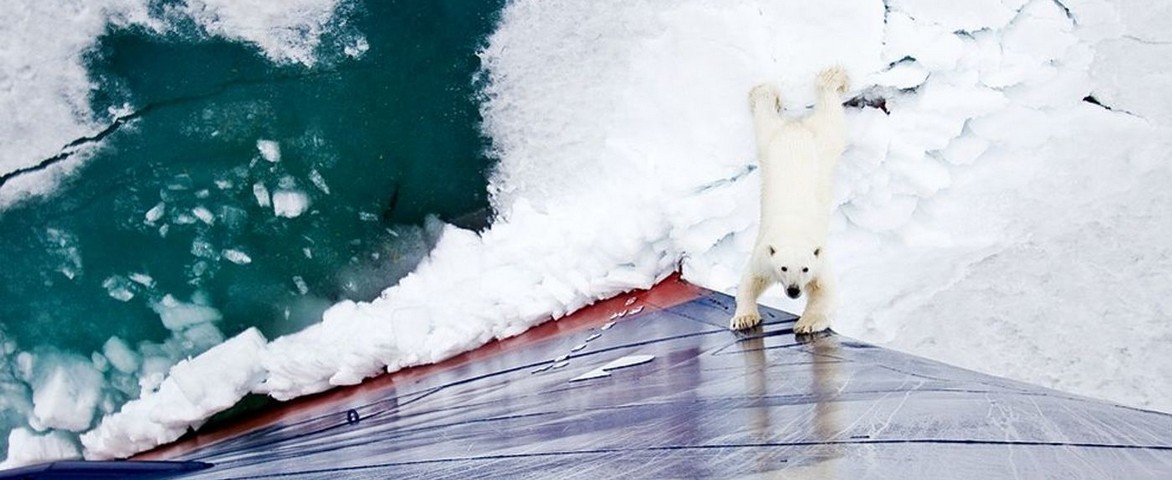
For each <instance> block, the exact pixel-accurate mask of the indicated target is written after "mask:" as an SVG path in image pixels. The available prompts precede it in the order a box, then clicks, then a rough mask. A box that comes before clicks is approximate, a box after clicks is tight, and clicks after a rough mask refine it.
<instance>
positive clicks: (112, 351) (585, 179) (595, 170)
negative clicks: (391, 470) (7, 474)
mask: <svg viewBox="0 0 1172 480" xmlns="http://www.w3.org/2000/svg"><path fill="white" fill-rule="evenodd" d="M198 5H204V6H205V7H206V8H205V12H212V13H215V12H219V13H218V14H222V15H224V17H223V18H221V19H220V20H217V21H218V22H219V24H218V25H221V26H225V25H232V22H233V21H235V20H232V19H233V18H239V17H234V16H233V15H243V14H241V13H239V11H236V10H233V9H234V8H235V7H225V6H223V5H220V4H219V3H218V2H217V3H213V2H204V3H201V4H198ZM225 5H226V3H225ZM294 5H297V4H294ZM1062 5H1065V6H1066V7H1069V8H1070V15H1069V16H1068V15H1067V12H1066V11H1065V10H1064V9H1063V8H1062ZM1161 5H1162V4H1160V3H1159V2H1152V1H1148V2H1143V1H1139V0H1127V1H1123V2H1120V3H1107V2H1104V1H1101V0H1079V1H1077V2H1075V1H1064V2H1062V4H1059V3H1057V2H1053V1H1051V0H1004V1H981V0H953V1H948V2H941V1H937V0H889V1H888V2H887V7H888V8H884V5H883V3H882V2H878V1H875V2H866V3H860V2H857V1H855V0H835V1H813V0H787V1H782V2H767V1H754V0H740V1H736V2H715V1H709V0H684V1H674V0H673V1H668V0H662V1H655V0H649V1H645V2H623V1H618V0H614V1H599V2H549V1H541V0H516V1H513V2H511V3H509V4H508V6H507V7H506V9H505V11H504V12H503V14H502V17H501V23H500V27H499V29H498V30H497V31H496V32H495V33H494V34H493V35H492V37H491V38H490V39H489V40H488V43H487V45H486V47H485V48H484V50H483V52H482V53H481V57H482V63H483V65H484V66H485V72H484V76H485V77H484V78H485V80H486V81H485V84H484V85H485V87H484V94H485V101H484V103H483V104H482V111H481V113H482V115H483V118H484V123H483V128H484V131H485V134H486V135H487V136H489V137H490V138H491V139H492V141H493V149H494V150H493V153H494V155H496V156H497V157H498V159H499V164H498V165H497V167H496V170H495V171H494V172H493V174H492V178H491V182H490V187H489V188H490V194H491V198H492V202H493V206H494V208H495V209H496V211H497V212H499V218H497V219H496V221H495V222H494V224H493V226H492V227H491V228H489V229H488V230H486V231H484V232H482V233H476V232H471V231H467V230H462V229H459V228H456V227H453V226H447V227H445V228H444V229H443V232H442V236H441V237H440V239H439V241H438V243H437V245H436V247H435V248H434V250H433V251H432V252H431V254H430V256H429V258H428V259H427V260H425V261H424V262H423V263H422V264H420V266H419V267H418V268H417V269H416V271H414V272H413V273H412V274H410V275H408V276H407V277H405V278H404V279H402V280H401V281H400V282H399V283H398V284H397V285H395V286H393V287H391V288H389V289H387V290H385V291H384V292H383V293H382V294H381V295H380V297H379V298H377V299H375V300H373V301H371V302H353V301H343V302H340V303H338V304H336V305H334V306H332V307H331V308H329V309H328V310H327V311H326V312H325V313H324V315H323V318H322V320H321V322H320V323H317V324H314V325H311V326H309V327H308V328H306V329H304V330H303V331H301V332H297V333H294V334H290V335H286V336H284V337H280V338H277V339H274V340H272V341H271V342H267V343H266V341H265V339H264V338H263V337H261V336H260V334H259V333H257V332H255V331H254V330H250V331H247V332H245V333H243V334H241V335H238V336H237V337H234V338H233V339H231V340H229V341H228V342H225V343H222V344H219V345H218V346H216V347H214V348H212V349H211V350H208V351H207V352H205V353H203V354H202V355H198V356H194V357H193V358H191V359H190V360H187V361H185V362H182V363H180V364H178V365H175V364H174V361H175V360H174V359H177V358H183V355H188V354H190V355H194V354H197V353H198V352H199V351H201V348H206V347H210V345H211V344H214V343H217V342H219V341H220V340H222V335H221V334H220V332H219V330H217V329H216V327H215V325H214V323H215V322H216V321H217V320H218V319H219V313H218V312H217V311H216V310H215V309H214V308H212V307H211V306H210V303H209V302H205V301H203V300H204V299H200V298H193V299H192V301H191V302H181V301H178V300H176V299H175V298H174V297H171V296H167V297H164V298H163V299H162V300H161V301H159V302H157V303H156V304H154V308H155V309H156V311H158V312H159V314H160V317H161V319H162V321H163V322H164V325H167V326H168V328H169V329H171V330H173V337H172V338H171V339H169V340H168V341H167V342H165V343H164V344H148V345H142V346H140V347H139V350H138V352H133V351H130V349H129V347H126V346H125V345H122V346H121V347H119V345H117V343H118V342H120V341H115V340H114V339H112V340H111V342H114V344H113V346H111V345H112V344H111V342H107V347H106V348H104V349H103V355H104V356H105V357H106V359H107V360H108V362H109V363H110V365H111V366H113V367H114V369H115V370H116V371H119V372H122V371H125V370H130V369H131V367H130V366H131V365H133V364H134V363H138V365H139V366H138V372H137V373H138V375H139V376H138V381H139V384H140V386H141V396H140V398H139V399H138V400H134V401H131V402H130V403H127V404H125V405H123V406H122V407H121V409H120V410H119V411H118V412H117V413H114V414H112V415H109V416H106V417H105V418H103V419H102V420H101V423H100V425H99V426H98V427H97V428H95V429H93V430H90V431H89V432H87V433H84V434H83V435H82V436H81V438H82V444H83V445H84V446H85V454H86V456H87V457H88V458H114V457H123V456H127V455H130V454H132V453H135V452H138V451H141V450H143V449H146V448H150V447H152V446H155V445H157V444H159V443H162V442H167V441H170V440H173V439H174V438H176V437H178V435H180V434H182V432H183V431H185V429H186V428H188V427H189V426H196V425H199V424H200V423H201V422H202V421H203V420H204V419H206V418H208V417H209V416H210V415H212V414H214V413H215V412H216V411H219V410H221V409H223V408H227V407H228V406H230V405H231V404H232V403H233V402H234V401H236V400H237V399H239V398H241V397H242V396H243V395H245V394H247V393H248V392H255V393H266V394H269V395H272V396H273V397H275V398H277V399H288V398H293V397H297V396H301V395H306V394H310V393H315V392H320V391H323V390H327V389H329V388H332V387H334V386H338V385H350V384H354V383H357V382H360V381H362V379H364V378H366V377H370V376H373V375H377V374H379V373H382V372H387V371H395V370H398V369H401V368H404V367H409V366H413V365H422V364H428V363H433V362H437V361H441V360H443V359H446V358H449V357H451V356H453V355H456V354H458V353H460V352H463V351H466V350H469V349H472V348H475V347H477V346H480V345H482V344H484V343H485V342H488V341H490V340H492V339H494V338H505V337H509V336H512V335H516V334H518V333H521V332H523V331H524V330H525V329H527V328H529V327H531V326H533V325H536V324H538V323H540V322H542V321H545V320H546V319H547V318H548V317H549V316H550V315H552V316H553V317H554V318H559V317H561V316H564V315H566V314H568V313H570V312H572V311H574V310H576V309H578V308H581V307H582V306H584V305H587V304H589V303H591V302H593V301H595V300H597V299H599V298H606V297H611V296H614V295H617V294H620V293H622V292H625V291H629V290H631V289H635V288H644V287H649V286H651V285H653V284H654V283H655V282H656V281H658V280H660V279H662V278H664V277H665V276H666V275H668V274H669V273H670V272H671V271H672V270H673V269H674V268H676V266H677V265H678V264H679V263H680V262H681V261H682V265H683V270H684V274H685V278H686V279H688V280H690V281H693V282H696V283H699V284H701V285H704V286H707V287H710V288H715V289H719V290H723V291H727V292H731V291H732V290H734V289H735V287H736V282H737V281H738V279H739V276H740V271H741V268H742V267H743V265H744V262H745V261H746V259H747V256H748V251H749V249H750V248H751V246H752V244H753V240H754V236H755V234H756V231H755V229H756V222H757V218H756V217H757V213H758V204H757V202H758V195H759V180H758V173H757V171H756V170H754V169H753V167H752V165H753V163H754V156H755V155H754V152H753V148H754V146H753V140H752V131H751V129H750V123H749V116H748V113H747V107H746V99H745V94H746V92H747V91H748V89H749V88H750V87H751V86H752V85H754V84H756V83H758V82H762V81H771V82H776V83H778V85H779V86H780V87H781V89H782V92H783V95H784V103H785V108H786V111H787V114H791V115H797V114H801V113H802V112H804V111H805V109H806V107H807V106H808V105H809V104H810V103H811V102H812V93H813V89H812V81H813V74H814V72H816V71H818V70H819V69H821V68H823V67H825V66H826V65H828V64H834V63H837V64H841V65H843V66H844V67H846V68H847V69H848V70H849V71H850V72H851V74H852V77H853V78H854V81H855V85H854V86H855V91H854V92H852V93H855V94H858V93H863V94H866V96H867V97H868V98H879V97H882V98H884V99H885V104H886V107H887V109H888V110H889V111H890V114H886V113H884V112H882V111H880V110H878V109H874V108H863V109H852V110H850V111H849V113H848V123H849V130H850V147H849V149H848V151H847V152H846V154H845V155H844V158H843V160H842V163H841V164H840V166H839V169H838V171H837V178H836V186H835V209H836V210H835V215H834V219H833V222H832V227H831V241H830V245H829V248H828V249H827V252H828V255H830V256H831V257H832V258H833V261H834V264H833V268H834V270H835V271H836V272H837V274H838V276H839V281H840V284H841V291H842V305H841V309H840V311H839V315H838V318H837V319H836V322H835V324H834V328H835V329H836V330H838V331H840V332H843V333H845V334H848V335H851V336H854V337H858V338H861V339H863V340H866V341H870V342H875V343H879V344H883V345H886V346H889V347H892V348H897V349H901V350H906V351H910V352H912V353H916V354H919V355H923V356H926V357H930V358H934V359H938V360H942V361H946V362H949V363H953V364H957V365H960V366H962V367H967V368H971V369H975V370H980V371H985V372H989V373H993V374H997V375H1004V376H1009V377H1012V378H1017V379H1021V380H1024V381H1028V382H1033V383H1038V384H1041V385H1044V386H1049V387H1054V388H1058V389H1062V390H1067V391H1071V392H1075V393H1080V394H1085V395H1090V396H1095V397H1100V398H1106V399H1108V400H1111V401H1115V402H1120V403H1123V404H1127V405H1132V406H1138V407H1145V408H1154V409H1160V410H1166V411H1167V410H1172V403H1169V402H1172V400H1169V399H1172V371H1168V370H1167V369H1166V368H1164V366H1165V365H1167V364H1169V362H1172V351H1170V350H1168V349H1167V348H1164V346H1165V345H1164V344H1165V343H1166V342H1167V340H1168V339H1169V338H1172V322H1169V321H1168V320H1169V316H1170V315H1172V297H1170V296H1168V295H1167V294H1166V292H1167V285H1172V243H1170V242H1168V241H1167V240H1168V238H1169V235H1170V234H1172V190H1169V189H1168V188H1167V185H1169V184H1170V183H1169V182H1172V164H1169V163H1168V162H1167V156H1168V152H1169V151H1172V140H1170V139H1172V135H1169V134H1170V133H1172V132H1169V128H1170V127H1172V123H1170V122H1172V113H1169V112H1172V108H1170V107H1172V96H1170V95H1172V94H1169V93H1168V92H1172V89H1169V88H1168V87H1169V86H1172V85H1169V83H1172V78H1170V77H1169V76H1167V75H1166V74H1165V73H1163V72H1166V71H1168V70H1167V68H1164V67H1162V66H1167V64H1168V62H1169V61H1172V60H1169V59H1172V50H1170V48H1172V45H1168V44H1167V42H1168V41H1169V38H1168V37H1167V36H1168V34H1167V33H1166V31H1165V29H1163V27H1162V26H1164V25H1167V24H1168V23H1167V20H1169V15H1170V13H1169V9H1168V8H1166V7H1164V6H1161ZM267 8H269V7H265V8H260V9H257V11H255V12H252V13H250V14H255V15H256V16H257V17H258V18H259V17H263V18H266V19H271V18H278V17H279V16H270V15H269V14H268V13H266V9H267ZM310 13H311V14H310V15H307V16H306V17H305V21H307V22H310V24H311V25H312V22H314V21H316V20H314V19H315V18H316V17H315V15H314V14H312V13H313V11H312V9H311V11H310ZM209 14H210V13H209ZM201 15H202V14H201ZM1152 17H1159V19H1160V20H1163V21H1157V20H1153V19H1152ZM199 18H205V17H199ZM265 21H268V20H265ZM217 28H219V27H217ZM223 28H227V27H223ZM302 31H303V32H304V31H309V32H311V33H312V31H313V29H312V28H309V29H308V30H302ZM567 32H572V33H573V34H570V35H567ZM242 35H243V34H242ZM247 35H258V33H256V32H251V33H248V34H247ZM246 40H248V41H254V40H251V39H246ZM255 42H256V43H257V44H258V45H262V47H263V46H264V45H266V43H264V42H260V41H255ZM812 45H815V46H816V48H812ZM266 51H267V50H266ZM274 51H282V50H274ZM283 52H286V53H281V54H279V55H277V56H276V57H274V58H292V59H297V58H299V57H298V56H297V55H298V54H297V52H296V51H283ZM298 61H299V60H298ZM582 72H590V74H589V75H583V74H582ZM1088 95H1091V96H1093V97H1094V98H1095V99H1096V100H1098V101H1099V102H1100V103H1102V104H1103V105H1106V106H1108V107H1110V109H1108V108H1103V107H1100V106H1097V105H1093V104H1091V103H1088V102H1086V101H1083V98H1084V97H1086V96H1088ZM258 148H259V145H258ZM311 180H312V179H311ZM314 184H315V186H317V187H318V189H319V190H322V191H323V192H325V193H328V190H327V189H325V188H322V186H321V185H318V183H317V182H316V181H314ZM323 184H324V183H323ZM254 193H255V194H256V197H257V201H258V202H259V203H260V204H261V205H264V206H267V205H268V202H270V200H271V202H272V205H273V207H274V212H275V213H276V214H277V215H278V216H285V217H290V218H292V217H296V216H298V215H300V214H302V213H304V212H305V211H306V209H307V208H308V201H309V199H308V196H307V194H306V193H305V192H303V191H301V190H300V189H295V188H293V186H292V185H285V184H281V185H278V187H277V188H276V190H275V192H274V193H273V194H272V196H271V199H270V195H269V192H268V189H267V188H266V187H265V186H264V185H263V184H260V183H258V184H257V185H254ZM294 211H295V212H296V213H295V214H292V212H294ZM282 212H285V213H290V214H287V215H286V214H283V213H282ZM49 238H50V239H52V242H55V243H54V244H55V245H56V248H58V249H60V251H61V253H62V255H61V260H62V268H63V270H62V273H65V271H66V269H68V271H70V272H73V274H74V275H76V272H77V271H80V269H81V259H80V256H79V254H78V253H77V251H76V249H73V250H70V246H71V244H70V241H69V239H68V238H67V237H65V236H63V235H62V234H58V235H56V236H52V235H50V237H49ZM209 248H210V247H209ZM193 250H194V249H193ZM200 251H203V250H202V249H200ZM221 254H223V252H221ZM224 256H225V257H227V255H224ZM229 260H230V259H229ZM230 261H231V260H230ZM67 276H68V274H67ZM294 283H295V284H297V282H296V279H295V280H294ZM296 286H297V287H298V290H299V291H300V290H303V289H302V288H301V285H300V284H297V285H296ZM763 300H764V302H765V303H767V304H771V305H774V306H778V307H781V308H785V309H789V310H793V311H800V310H801V308H802V305H801V303H800V301H792V300H789V299H786V298H784V297H783V296H782V295H779V294H778V292H772V293H770V294H767V295H766V296H765V297H764V299H763ZM184 342H187V343H184ZM184 345H190V348H187V347H184ZM338 345H345V346H346V348H345V349H339V348H338ZM122 347H124V348H122ZM130 354H133V355H130ZM22 355H24V356H20V355H18V356H17V361H16V362H15V364H16V365H17V367H18V369H22V370H23V371H28V372H33V371H38V372H44V371H45V370H44V368H42V367H38V365H42V355H37V356H35V357H34V356H32V355H31V354H22ZM131 359H134V360H139V359H141V360H139V361H137V362H136V361H131ZM81 361H84V362H85V364H86V365H89V364H90V363H92V362H91V361H89V360H79V359H73V360H70V361H69V362H72V363H68V362H67V363H63V364H61V365H66V364H67V365H81V363H78V362H81ZM172 365H174V367H172ZM567 365H568V361H567V360H566V359H562V360H559V361H556V362H555V363H554V364H553V365H552V366H551V367H550V368H563V367H565V366H567ZM63 368H64V367H63ZM69 368H82V367H69ZM89 368H93V367H89ZM82 369H83V370H84V368H82ZM95 371H96V370H95ZM35 376H36V377H37V378H38V379H40V384H43V385H44V386H43V387H41V391H42V392H46V391H53V392H61V394H62V395H75V394H77V395H83V396H84V395H85V394H87V393H86V392H90V391H92V390H93V388H92V387H89V386H88V384H84V383H83V384H78V385H74V384H72V383H69V382H66V381H65V380H60V379H58V378H59V377H57V376H53V375H47V376H46V375H39V374H38V375H35ZM70 378H72V377H70ZM83 387H84V388H83ZM99 387H100V385H99ZM46 389H47V390H46ZM70 389H74V390H76V393H75V392H73V391H72V390H70ZM33 390H34V397H36V393H35V391H36V390H37V389H36V388H35V387H34V389H33ZM40 398H41V400H42V401H41V402H40V403H39V404H38V402H36V401H35V398H34V402H33V403H34V404H37V406H41V407H43V408H42V409H41V410H42V411H43V412H46V413H45V415H44V416H45V418H51V419H53V420H52V421H53V422H58V423H59V424H61V425H64V426H63V427H61V428H62V429H66V430H67V429H69V428H73V427H77V426H78V425H81V424H82V423H83V422H82V421H81V418H80V416H79V417H72V416H70V415H67V414H65V413H62V412H63V409H62V408H60V407H59V406H58V405H56V404H54V403H53V402H52V401H50V400H49V399H48V398H47V397H46V396H45V394H43V393H42V395H41V397H40ZM35 409H36V407H34V410H35ZM89 411H90V412H91V416H92V413H93V412H95V411H96V410H95V408H90V409H89ZM90 421H91V422H92V418H91V420H90ZM38 423H43V422H39V421H38ZM60 431H61V430H55V431H54V434H59V433H58V432H60ZM32 443H34V442H23V443H21V442H15V443H14V445H15V447H13V448H12V449H10V452H9V457H10V459H21V458H30V457H29V456H28V455H26V454H27V453H28V452H26V451H24V448H25V447H23V446H21V445H23V444H29V445H31V444H32ZM28 449H29V451H35V450H36V447H31V446H30V447H28Z"/></svg>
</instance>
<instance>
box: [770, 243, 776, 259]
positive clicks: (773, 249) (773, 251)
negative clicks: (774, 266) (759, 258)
mask: <svg viewBox="0 0 1172 480" xmlns="http://www.w3.org/2000/svg"><path fill="white" fill-rule="evenodd" d="M775 253H777V249H775V248H773V245H770V246H769V256H770V257H772V256H773V254H775Z"/></svg>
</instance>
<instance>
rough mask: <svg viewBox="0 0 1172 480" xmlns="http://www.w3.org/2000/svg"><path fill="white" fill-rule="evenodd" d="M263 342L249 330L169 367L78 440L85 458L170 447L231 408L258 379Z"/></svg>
mask: <svg viewBox="0 0 1172 480" xmlns="http://www.w3.org/2000/svg"><path fill="white" fill-rule="evenodd" d="M265 342H266V340H265V338H264V336H263V335H261V333H260V331H259V330H257V329H255V328H250V329H248V330H245V331H244V332H243V333H241V334H239V335H237V336H235V337H232V338H231V339H229V340H228V341H226V342H224V343H221V344H219V345H217V346H215V347H213V348H212V349H210V350H208V351H206V352H204V353H203V354H202V355H199V356H198V357H195V358H192V359H190V360H184V361H181V362H179V363H178V364H176V365H175V366H174V367H171V370H170V372H169V373H168V375H167V378H166V380H164V381H163V382H162V384H160V385H159V388H158V390H156V391H153V392H152V391H146V392H143V394H142V396H141V397H140V398H138V399H137V400H132V401H130V402H128V403H126V404H125V405H123V406H122V409H121V410H120V411H118V413H115V414H113V415H109V416H107V417H105V418H104V419H102V422H101V424H100V425H98V427H97V428H95V429H93V430H91V431H89V432H87V433H85V434H83V435H82V436H81V443H82V445H84V446H85V449H86V450H85V456H86V458H89V459H108V458H121V457H127V456H130V455H133V454H135V453H138V452H141V451H143V450H146V449H149V448H151V447H154V446H157V445H161V444H164V443H167V442H171V441H174V440H175V439H177V438H179V436H180V435H183V433H184V432H186V431H187V428H188V427H190V426H198V425H200V424H201V423H203V421H204V420H206V419H207V418H208V417H210V416H211V415H212V414H214V413H216V412H219V411H222V410H225V409H227V408H228V407H231V406H232V405H234V404H235V403H236V402H237V401H238V400H240V398H241V397H243V396H244V395H245V394H246V393H248V390H249V389H250V388H252V386H253V385H255V384H256V382H257V381H259V379H260V378H261V377H262V376H263V373H264V372H263V371H262V370H260V368H259V365H260V362H259V361H258V359H259V354H260V351H261V350H262V349H263V348H264V346H265ZM10 455H11V454H10Z"/></svg>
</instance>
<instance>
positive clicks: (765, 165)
mask: <svg viewBox="0 0 1172 480" xmlns="http://www.w3.org/2000/svg"><path fill="white" fill-rule="evenodd" d="M848 84H849V79H848V77H847V75H846V72H845V71H844V70H843V69H842V68H839V67H832V68H828V69H826V70H823V71H822V72H821V73H819V74H818V95H817V100H816V102H815V105H814V113H812V114H810V115H809V116H807V117H805V118H802V119H788V118H783V117H782V116H781V114H780V110H781V99H780V96H779V95H778V91H777V88H776V87H774V86H773V85H767V84H762V85H757V86H756V87H753V89H752V90H750V91H749V109H750V111H751V112H752V114H753V129H754V133H755V134H756V137H757V161H758V162H759V163H760V164H761V226H760V230H759V232H758V233H757V241H756V243H755V244H754V246H753V251H752V253H751V254H750V257H749V265H748V267H747V268H746V269H745V274H744V276H742V277H741V284H740V287H739V288H738V290H737V299H736V301H737V307H736V312H735V313H734V314H733V318H732V320H731V321H730V322H729V328H731V329H733V330H744V329H748V328H752V327H754V326H756V325H757V324H759V323H761V314H760V312H759V311H758V310H757V298H758V297H760V296H761V294H762V293H763V292H764V291H765V289H766V288H769V286H770V285H772V284H774V283H780V284H781V285H782V286H784V287H785V293H786V295H788V296H789V297H790V298H798V297H800V296H801V295H802V293H803V292H804V293H806V295H807V302H806V310H805V312H803V313H802V316H801V318H800V319H799V320H798V322H797V324H796V325H794V333H796V334H807V333H813V332H819V331H822V330H825V329H826V328H827V327H829V326H830V318H831V315H832V313H833V309H834V280H833V279H832V278H831V271H830V266H829V265H828V263H827V260H826V233H827V229H828V228H829V223H830V214H831V206H830V201H831V182H832V180H833V175H834V166H835V165H836V164H837V163H838V159H839V157H840V156H842V152H843V150H844V149H845V148H846V125H845V120H844V115H843V109H842V101H841V99H840V96H841V95H842V94H844V93H846V91H847V89H848Z"/></svg>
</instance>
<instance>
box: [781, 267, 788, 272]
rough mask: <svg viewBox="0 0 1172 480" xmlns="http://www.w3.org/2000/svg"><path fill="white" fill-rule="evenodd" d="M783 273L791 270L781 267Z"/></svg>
mask: <svg viewBox="0 0 1172 480" xmlns="http://www.w3.org/2000/svg"><path fill="white" fill-rule="evenodd" d="M781 271H783V272H788V271H789V268H787V267H781Z"/></svg>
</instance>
